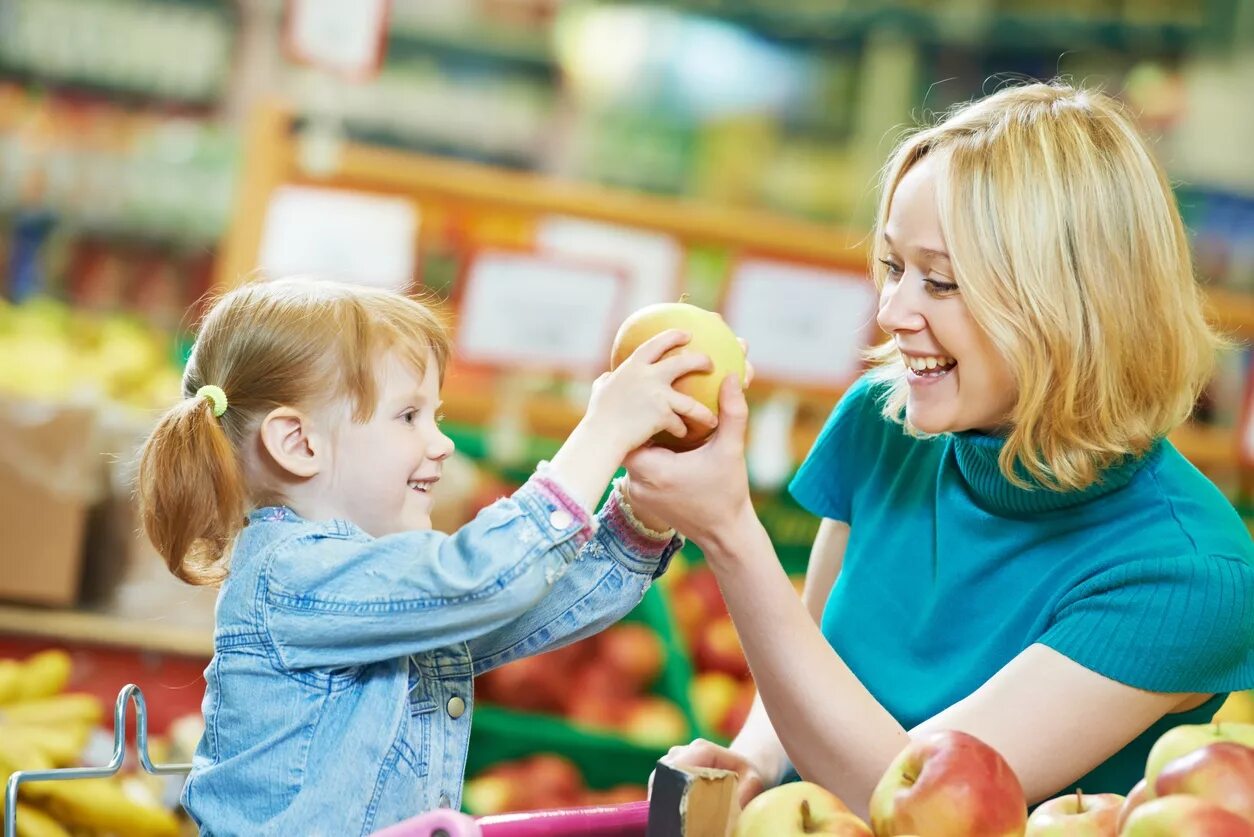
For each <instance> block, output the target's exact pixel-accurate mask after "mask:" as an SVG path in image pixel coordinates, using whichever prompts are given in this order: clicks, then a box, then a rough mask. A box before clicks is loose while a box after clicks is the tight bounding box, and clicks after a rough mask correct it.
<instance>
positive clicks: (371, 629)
mask: <svg viewBox="0 0 1254 837" xmlns="http://www.w3.org/2000/svg"><path fill="white" fill-rule="evenodd" d="M687 339H688V338H687V336H686V335H684V334H681V333H679V332H674V331H671V332H666V333H664V334H661V335H659V336H657V337H655V338H653V339H652V340H650V341H648V342H647V343H645V344H644V345H642V346H641V347H640V348H639V349H638V350H637V351H636V353H635V354H634V355H632V357H631V358H630V359H629V360H628V361H627V362H625V363H624V364H623V365H622V366H620V367H619V368H618V369H616V370H615V371H614V372H613V373H610V374H607V375H603V376H602V377H601V378H600V379H598V381H597V382H596V385H595V386H594V388H593V394H592V397H591V400H590V403H589V405H588V410H587V413H586V415H585V416H584V418H583V420H582V421H581V422H580V423H579V425H578V426H577V427H576V428H575V430H574V431H573V433H572V434H571V436H570V438H569V439H568V440H567V441H566V443H565V444H564V445H563V446H562V448H561V450H560V451H559V452H558V453H557V454H556V455H555V456H554V457H553V460H552V462H551V463H547V464H542V465H541V466H540V468H539V470H538V471H537V473H536V474H534V475H533V476H532V477H531V479H530V480H528V481H527V483H526V484H525V485H523V486H522V487H521V488H520V489H519V490H518V491H517V492H515V493H514V495H513V496H512V497H509V498H507V499H502V500H499V501H498V502H496V503H494V504H492V505H491V506H488V507H487V508H485V509H484V510H483V511H482V512H481V513H480V514H479V515H478V517H476V518H475V520H474V521H472V522H470V523H468V524H467V525H466V526H464V527H463V528H462V529H460V530H459V531H457V532H456V533H454V534H452V535H444V534H441V533H439V532H434V531H431V518H430V513H431V504H432V496H433V492H434V490H435V487H436V485H437V483H438V482H439V479H440V470H441V467H442V465H443V462H444V460H445V459H446V458H447V457H448V456H449V454H451V453H452V451H453V443H452V441H451V440H450V439H449V438H448V437H447V436H445V435H444V434H443V433H441V432H440V429H439V426H438V424H437V422H438V420H439V410H440V384H441V381H442V379H443V373H444V368H445V365H446V362H447V360H448V356H449V351H450V347H449V340H448V335H447V333H446V331H445V329H444V327H443V326H442V325H441V324H440V322H439V320H438V319H437V318H436V317H435V316H434V314H433V313H432V312H431V311H430V310H428V309H427V308H425V307H424V306H423V305H421V304H420V303H418V302H416V301H414V300H412V299H409V298H407V297H404V296H401V295H399V294H394V293H389V292H385V291H379V290H372V289H368V288H362V287H352V286H345V285H339V284H333V283H326V282H316V281H310V280H279V281H274V282H269V283H260V284H251V285H247V286H245V287H242V288H240V289H238V290H235V291H232V292H230V293H228V294H226V295H225V296H224V297H222V298H221V299H220V300H219V301H218V302H217V304H216V305H214V306H213V308H212V310H211V311H210V312H209V313H208V315H207V316H206V318H205V320H204V322H203V324H202V325H201V328H200V332H199V335H198V338H197V340H196V345H195V347H194V349H193V352H192V355H191V358H190V360H189V361H188V364H187V369H186V372H185V373H184V377H183V393H184V396H185V397H184V399H183V401H182V402H180V403H179V404H177V405H175V406H174V407H173V408H172V409H171V410H170V411H169V412H167V413H166V414H165V416H164V417H163V418H162V419H161V420H160V422H159V423H158V425H157V426H156V429H154V430H153V432H152V435H151V436H150V437H149V438H148V440H147V442H146V443H145V445H144V448H143V451H142V454H141V461H140V472H139V497H140V504H141V512H142V516H143V521H144V527H145V529H146V530H147V532H148V534H149V536H150V537H151V538H152V541H153V543H154V544H155V545H156V547H157V548H158V550H160V552H161V554H162V555H163V556H164V557H165V559H166V561H167V562H168V564H169V566H170V570H171V571H172V572H173V573H174V574H175V575H177V576H178V577H179V578H182V579H183V580H185V581H187V582H189V583H192V584H218V583H220V584H221V592H220V594H219V596H218V604H217V619H216V621H217V625H216V630H215V632H214V647H215V654H214V657H213V660H212V662H211V663H210V664H209V667H208V668H207V669H206V671H205V680H206V684H207V685H206V691H205V699H204V716H205V733H204V737H203V738H202V739H201V741H200V745H199V747H198V748H197V751H196V756H195V760H194V766H193V769H192V773H191V776H190V777H189V778H188V781H187V785H186V787H185V789H184V793H183V805H184V807H185V808H186V809H187V811H188V812H189V813H190V814H191V816H192V818H193V819H194V820H195V821H196V823H197V824H198V825H199V826H200V829H201V833H202V834H213V835H234V834H247V835H258V834H281V835H295V834H300V835H313V834H328V835H345V834H369V833H371V832H373V831H375V830H377V829H379V828H381V827H383V826H386V825H388V824H391V823H394V822H396V821H398V820H401V819H403V818H405V817H409V816H413V815H415V814H417V813H419V812H420V811H423V810H426V809H430V808H434V807H437V806H451V807H457V806H458V805H459V804H460V798H461V784H462V775H463V770H464V767H465V761H466V748H467V743H468V741H469V737H470V719H471V714H472V704H473V698H472V678H473V677H474V676H476V675H478V674H481V673H483V672H485V671H487V670H489V669H492V668H495V667H496V666H500V665H503V664H504V663H507V662H509V661H510V660H514V659H517V658H519V657H523V656H526V655H530V654H537V653H540V652H542V651H546V650H549V649H552V648H555V647H557V646H560V645H564V644H566V643H570V642H573V641H575V640H577V639H580V638H582V637H585V636H588V635H590V634H592V633H595V632H597V631H599V630H601V629H603V628H604V627H606V626H607V625H609V624H611V623H612V622H614V621H615V620H617V619H619V618H620V617H622V616H623V615H624V614H626V613H627V612H628V611H629V610H630V609H631V608H632V607H633V606H634V605H636V604H637V603H638V602H639V601H640V598H641V596H642V595H643V594H644V591H645V590H646V589H647V588H648V586H649V584H650V582H651V581H652V579H654V578H655V577H657V576H658V575H659V574H660V573H661V572H662V571H663V570H664V568H665V566H666V564H667V561H668V559H669V557H670V556H671V554H672V553H673V552H674V551H675V549H676V548H677V546H678V543H679V541H678V539H677V538H676V537H675V535H674V532H673V531H669V532H656V531H651V530H648V529H646V528H644V527H643V526H642V525H641V524H640V523H639V522H638V521H636V520H635V518H634V517H633V516H632V513H631V511H630V509H629V506H628V505H627V501H626V497H625V496H624V494H623V493H622V492H621V491H619V490H618V489H617V488H616V489H615V490H614V491H613V492H612V493H611V494H610V497H609V499H608V501H607V502H606V504H605V506H604V508H602V510H601V512H600V514H599V515H597V516H596V517H595V518H593V517H591V515H590V510H591V509H592V508H593V507H594V506H595V504H596V502H597V501H598V499H599V498H600V497H601V495H602V493H603V492H604V490H605V488H606V486H607V484H608V483H609V481H610V480H611V478H612V476H613V474H614V472H615V470H616V469H617V468H618V466H619V464H620V463H621V461H622V460H623V458H624V457H625V456H626V454H627V453H628V452H629V451H631V450H633V449H634V448H636V447H638V446H640V445H642V444H643V443H644V442H645V441H646V440H647V439H649V438H650V437H651V436H652V435H653V434H655V433H657V432H658V431H660V430H668V431H670V432H672V433H677V434H680V435H683V433H684V423H683V420H682V417H683V416H686V417H688V418H689V419H692V420H694V421H696V422H698V423H703V424H706V425H710V426H713V424H714V423H715V418H714V416H713V414H712V413H711V412H710V411H709V410H708V409H706V408H705V407H703V406H702V405H700V404H699V403H697V402H696V401H694V400H693V399H691V398H689V397H687V396H685V395H682V394H680V393H678V392H676V391H675V390H674V389H673V388H672V387H671V384H672V382H673V381H674V380H675V379H676V378H678V377H679V376H681V375H684V374H686V373H688V372H692V371H696V370H704V369H706V368H708V365H709V360H708V358H706V357H704V356H703V355H698V354H697V353H694V352H678V353H676V354H674V355H673V356H671V357H669V358H666V359H661V358H662V356H663V355H664V354H665V353H666V352H667V351H668V350H670V349H672V348H675V347H678V346H680V345H682V344H684V343H685V342H687Z"/></svg>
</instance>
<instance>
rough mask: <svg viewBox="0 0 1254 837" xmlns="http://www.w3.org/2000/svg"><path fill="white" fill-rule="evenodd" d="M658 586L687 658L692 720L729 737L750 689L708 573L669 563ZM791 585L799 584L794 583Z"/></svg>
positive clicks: (729, 624) (734, 637)
mask: <svg viewBox="0 0 1254 837" xmlns="http://www.w3.org/2000/svg"><path fill="white" fill-rule="evenodd" d="M677 557H678V556H677ZM662 584H663V586H664V587H665V589H666V595H667V597H668V599H669V601H670V606H671V613H672V614H673V616H674V618H675V622H676V625H677V626H678V628H679V632H680V635H681V636H682V637H683V640H684V643H685V645H686V646H687V648H688V649H689V652H690V653H691V655H692V664H693V669H694V677H693V681H692V686H691V690H690V691H691V697H692V705H693V709H694V710H695V711H696V713H697V718H698V719H700V721H701V723H702V725H703V726H705V728H706V729H707V730H709V731H710V732H711V733H713V734H714V735H715V736H721V737H723V738H731V737H733V736H734V735H735V734H736V733H737V732H739V731H740V727H741V726H742V725H743V724H744V722H745V718H746V717H747V716H748V715H749V709H750V707H751V706H752V705H753V698H754V694H755V689H754V685H753V678H752V677H751V676H750V673H749V663H748V662H747V661H746V660H745V653H744V651H743V650H742V649H741V647H740V636H739V635H738V634H737V633H736V626H735V625H733V624H732V620H731V616H730V615H729V614H728V613H727V605H726V604H725V603H724V602H723V595H722V593H721V592H719V589H718V582H717V581H716V580H715V579H714V573H713V572H712V571H711V570H710V568H709V567H707V566H705V565H704V564H702V565H696V566H691V567H686V566H682V565H681V564H680V563H679V562H678V561H675V562H673V563H672V565H671V568H670V570H668V571H667V573H666V575H665V576H663V577H662ZM794 584H796V585H798V586H799V585H800V584H801V581H800V580H797V579H794Z"/></svg>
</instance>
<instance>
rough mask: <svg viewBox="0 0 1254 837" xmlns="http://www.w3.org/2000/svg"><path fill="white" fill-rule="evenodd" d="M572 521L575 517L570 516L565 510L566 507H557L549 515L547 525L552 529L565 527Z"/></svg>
mask: <svg viewBox="0 0 1254 837" xmlns="http://www.w3.org/2000/svg"><path fill="white" fill-rule="evenodd" d="M574 522H575V518H573V517H571V514H570V512H568V511H566V509H557V510H556V511H554V512H553V513H552V514H550V515H549V525H551V526H552V527H553V528H554V529H565V528H566V527H567V526H569V525H570V524H572V523H574Z"/></svg>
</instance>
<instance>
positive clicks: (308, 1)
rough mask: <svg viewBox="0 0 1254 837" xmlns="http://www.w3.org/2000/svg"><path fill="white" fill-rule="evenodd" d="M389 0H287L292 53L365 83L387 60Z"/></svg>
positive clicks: (287, 39)
mask: <svg viewBox="0 0 1254 837" xmlns="http://www.w3.org/2000/svg"><path fill="white" fill-rule="evenodd" d="M390 2H391V0H287V6H286V10H287V19H286V21H285V42H286V47H287V52H288V54H289V55H290V56H291V57H292V58H293V59H294V60H296V61H300V62H303V63H305V64H312V65H314V66H316V67H321V68H322V69H324V70H329V71H330V72H333V73H337V74H339V75H341V76H344V77H346V78H349V79H352V80H355V81H364V80H365V79H367V78H369V77H371V76H373V75H374V74H375V73H377V72H378V70H379V66H380V65H381V64H382V63H383V51H384V46H385V45H386V43H387V26H388V11H389V6H390Z"/></svg>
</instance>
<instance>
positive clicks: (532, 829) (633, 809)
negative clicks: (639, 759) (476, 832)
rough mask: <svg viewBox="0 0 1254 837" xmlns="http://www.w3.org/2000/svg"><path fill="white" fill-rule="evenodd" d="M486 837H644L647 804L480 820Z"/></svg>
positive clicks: (533, 812)
mask: <svg viewBox="0 0 1254 837" xmlns="http://www.w3.org/2000/svg"><path fill="white" fill-rule="evenodd" d="M478 824H479V828H481V829H482V830H483V837H644V835H645V831H646V829H647V828H648V825H649V803H648V802H626V803H622V804H619V805H597V806H591V807H586V808H556V809H553V810H549V811H530V812H527V813H519V814H497V815H495V816H490V817H481V818H480V819H479V820H478Z"/></svg>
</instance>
